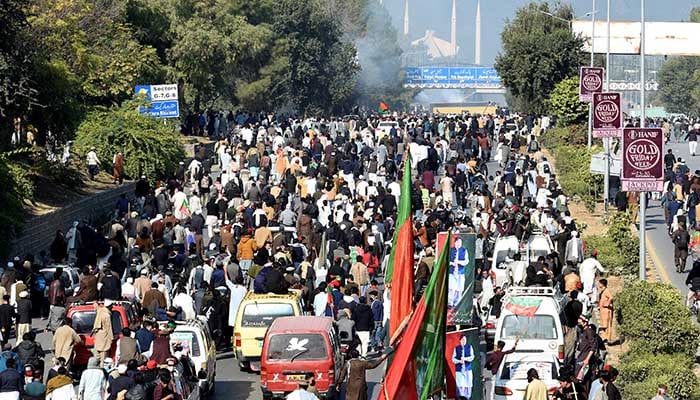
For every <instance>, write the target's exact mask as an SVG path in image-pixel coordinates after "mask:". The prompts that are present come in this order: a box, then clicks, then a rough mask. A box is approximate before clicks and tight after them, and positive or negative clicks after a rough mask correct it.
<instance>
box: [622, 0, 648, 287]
mask: <svg viewBox="0 0 700 400" xmlns="http://www.w3.org/2000/svg"><path fill="white" fill-rule="evenodd" d="M640 1H641V8H642V18H641V19H642V37H641V43H640V46H639V63H640V64H639V82H640V85H639V90H640V93H639V94H640V100H639V103H640V104H639V127H640V128H644V127H645V126H646V121H645V120H646V117H647V112H646V107H647V105H646V98H645V96H646V77H645V76H644V75H645V74H646V71H645V70H646V61H645V60H644V55H645V53H646V43H645V42H646V37H645V31H646V27H645V26H644V25H646V15H645V10H644V3H645V2H644V0H640ZM623 157H624V155H623ZM646 219H647V192H640V196H639V280H640V281H643V280H645V279H646V274H647V270H646V268H647V265H646V264H647V260H646V253H647V243H646V239H647V232H646V229H647V221H646ZM632 223H634V221H632Z"/></svg>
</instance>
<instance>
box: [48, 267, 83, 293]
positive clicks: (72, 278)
mask: <svg viewBox="0 0 700 400" xmlns="http://www.w3.org/2000/svg"><path fill="white" fill-rule="evenodd" d="M56 268H63V273H61V278H60V279H61V282H62V283H63V288H64V289H65V290H66V295H67V296H70V295H72V294H73V292H74V291H75V289H77V288H79V287H80V274H79V271H78V269H77V268H75V267H71V266H69V265H65V264H51V265H49V266H48V267H46V268H42V269H40V270H39V272H41V274H42V275H44V279H45V280H46V293H48V290H49V285H50V284H51V282H52V281H53V275H54V273H55V272H56Z"/></svg>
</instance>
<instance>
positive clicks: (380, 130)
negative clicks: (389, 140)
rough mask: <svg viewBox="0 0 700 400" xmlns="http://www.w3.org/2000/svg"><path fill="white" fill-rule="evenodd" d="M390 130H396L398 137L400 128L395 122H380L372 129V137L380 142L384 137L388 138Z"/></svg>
mask: <svg viewBox="0 0 700 400" xmlns="http://www.w3.org/2000/svg"><path fill="white" fill-rule="evenodd" d="M391 128H394V129H396V133H397V134H399V135H400V133H401V127H399V123H398V122H396V121H381V122H380V123H379V124H378V125H377V127H376V128H375V129H374V136H375V137H376V138H377V140H382V139H383V138H384V136H388V135H389V133H390V132H391Z"/></svg>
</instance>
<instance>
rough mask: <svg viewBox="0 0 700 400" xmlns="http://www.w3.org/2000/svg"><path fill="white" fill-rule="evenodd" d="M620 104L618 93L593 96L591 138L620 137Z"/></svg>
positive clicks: (620, 98)
mask: <svg viewBox="0 0 700 400" xmlns="http://www.w3.org/2000/svg"><path fill="white" fill-rule="evenodd" d="M621 104H622V96H621V95H620V93H594V94H593V137H596V138H605V137H619V136H622V131H621V129H622V107H621Z"/></svg>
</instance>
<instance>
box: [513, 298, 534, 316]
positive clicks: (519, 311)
mask: <svg viewBox="0 0 700 400" xmlns="http://www.w3.org/2000/svg"><path fill="white" fill-rule="evenodd" d="M540 304H542V299H533V298H529V297H511V298H510V299H509V300H508V303H506V310H508V311H510V312H512V313H513V314H515V315H520V316H523V317H533V316H534V315H535V313H537V309H538V308H539V307H540Z"/></svg>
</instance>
